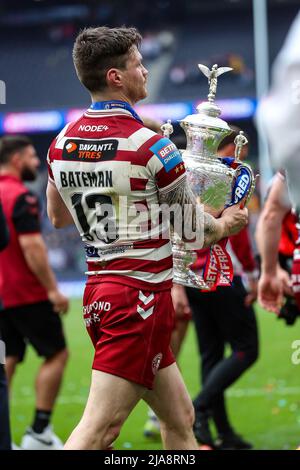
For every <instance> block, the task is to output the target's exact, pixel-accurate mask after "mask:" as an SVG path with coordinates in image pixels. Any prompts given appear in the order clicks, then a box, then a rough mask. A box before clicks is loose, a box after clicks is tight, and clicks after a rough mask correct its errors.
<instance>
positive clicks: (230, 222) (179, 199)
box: [159, 176, 248, 248]
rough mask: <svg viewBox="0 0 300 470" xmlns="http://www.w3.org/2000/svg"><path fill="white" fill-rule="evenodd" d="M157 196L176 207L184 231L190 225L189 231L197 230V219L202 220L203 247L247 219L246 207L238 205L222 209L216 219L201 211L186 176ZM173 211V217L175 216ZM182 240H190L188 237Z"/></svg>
mask: <svg viewBox="0 0 300 470" xmlns="http://www.w3.org/2000/svg"><path fill="white" fill-rule="evenodd" d="M159 198H160V201H161V202H162V203H166V204H168V205H169V206H174V207H178V206H180V209H179V207H178V212H179V211H181V213H180V214H179V213H178V216H180V217H182V220H183V225H184V227H183V228H184V231H183V233H186V228H187V227H190V228H191V230H190V232H191V233H193V232H195V231H196V230H197V225H198V224H197V221H199V220H202V221H203V227H200V228H201V229H202V230H203V246H202V247H203V248H206V247H208V246H210V245H212V244H213V243H216V242H217V241H219V240H221V239H222V238H225V237H229V236H230V235H234V234H236V233H238V232H239V231H240V230H241V229H242V228H243V227H244V226H245V225H246V224H247V221H248V211H247V209H245V208H244V209H240V208H239V207H238V206H231V207H229V208H228V209H226V210H224V212H223V213H222V216H221V217H220V218H219V219H216V218H215V217H213V216H212V215H210V214H208V213H207V212H203V206H201V205H200V204H198V203H197V201H196V198H195V196H194V194H193V192H192V190H191V189H190V187H189V184H188V182H187V179H186V177H185V176H184V177H183V178H181V180H180V182H179V184H177V185H176V186H175V187H174V188H171V190H168V191H164V190H162V191H160V193H159ZM176 215H177V214H176V213H175V218H176ZM184 241H188V242H192V241H193V240H192V239H190V238H188V237H187V238H186V239H184Z"/></svg>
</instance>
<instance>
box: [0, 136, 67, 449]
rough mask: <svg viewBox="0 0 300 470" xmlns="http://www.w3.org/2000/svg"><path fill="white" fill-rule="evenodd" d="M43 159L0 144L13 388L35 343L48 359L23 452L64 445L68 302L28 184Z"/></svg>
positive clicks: (19, 143)
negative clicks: (58, 426)
mask: <svg viewBox="0 0 300 470" xmlns="http://www.w3.org/2000/svg"><path fill="white" fill-rule="evenodd" d="M38 165H39V158H38V156H37V154H36V151H35V149H34V147H33V145H32V143H31V141H30V140H29V139H28V138H27V137H24V136H13V135H11V136H4V137H2V138H1V139H0V194H1V201H2V204H3V211H4V215H5V217H6V220H7V224H8V229H9V234H10V239H9V243H8V246H7V247H6V248H5V249H4V250H2V251H1V253H0V298H1V301H2V303H3V308H4V310H2V311H1V312H0V330H1V334H2V338H3V341H4V342H5V345H6V374H7V379H8V383H9V385H10V386H11V382H12V378H13V375H14V373H15V370H16V367H17V365H18V364H19V363H21V362H22V361H23V359H24V355H25V350H26V346H27V344H28V343H30V344H31V345H32V346H33V348H34V349H35V350H36V352H37V353H38V355H39V356H42V357H44V358H45V360H44V362H43V363H42V365H41V367H40V369H39V372H38V374H37V377H36V383H35V389H36V410H35V416H34V419H33V422H32V425H31V427H29V428H28V429H27V431H26V434H25V435H24V437H23V439H22V442H21V447H22V448H23V449H28V450H29V449H30V450H56V449H61V448H62V442H61V441H60V439H59V438H58V437H57V436H56V435H55V434H54V432H53V431H52V428H51V425H50V420H51V413H52V410H53V407H54V404H55V400H56V397H57V395H58V391H59V387H60V383H61V380H62V376H63V371H64V368H65V364H66V361H67V356H68V352H67V349H66V342H65V338H64V334H63V329H62V323H61V320H60V317H59V315H58V314H59V313H60V312H62V313H64V312H66V311H67V309H68V299H67V298H66V297H65V296H64V295H63V294H62V293H61V292H60V291H59V290H58V287H57V283H56V279H55V277H54V273H53V271H52V269H51V267H50V265H49V262H48V256H47V251H46V246H45V243H44V241H43V238H42V235H41V229H40V215H39V206H38V200H37V197H36V196H35V195H34V194H33V193H32V192H30V191H29V190H28V189H27V187H26V186H25V184H24V181H33V180H34V179H35V178H36V176H37V168H38Z"/></svg>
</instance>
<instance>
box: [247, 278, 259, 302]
mask: <svg viewBox="0 0 300 470" xmlns="http://www.w3.org/2000/svg"><path fill="white" fill-rule="evenodd" d="M248 286H249V292H248V294H247V295H246V297H245V305H246V307H250V305H251V304H253V302H255V300H256V299H257V288H258V280H257V279H248Z"/></svg>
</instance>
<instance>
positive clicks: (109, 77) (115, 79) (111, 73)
mask: <svg viewBox="0 0 300 470" xmlns="http://www.w3.org/2000/svg"><path fill="white" fill-rule="evenodd" d="M106 82H107V84H108V86H109V85H112V86H115V87H120V86H121V85H122V73H121V70H119V69H109V70H108V71H107V73H106Z"/></svg>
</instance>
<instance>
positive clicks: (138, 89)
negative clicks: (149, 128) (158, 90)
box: [122, 46, 148, 104]
mask: <svg viewBox="0 0 300 470" xmlns="http://www.w3.org/2000/svg"><path fill="white" fill-rule="evenodd" d="M147 75H148V70H147V69H146V68H145V67H144V66H143V64H142V56H141V54H140V53H139V51H138V49H137V47H136V46H133V47H132V49H131V52H130V53H129V57H128V59H127V61H126V68H125V70H122V82H123V87H124V88H123V89H124V93H125V94H126V96H127V97H128V98H129V100H130V102H131V104H134V103H137V102H138V101H140V100H143V99H144V98H146V96H147V88H146V83H147Z"/></svg>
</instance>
